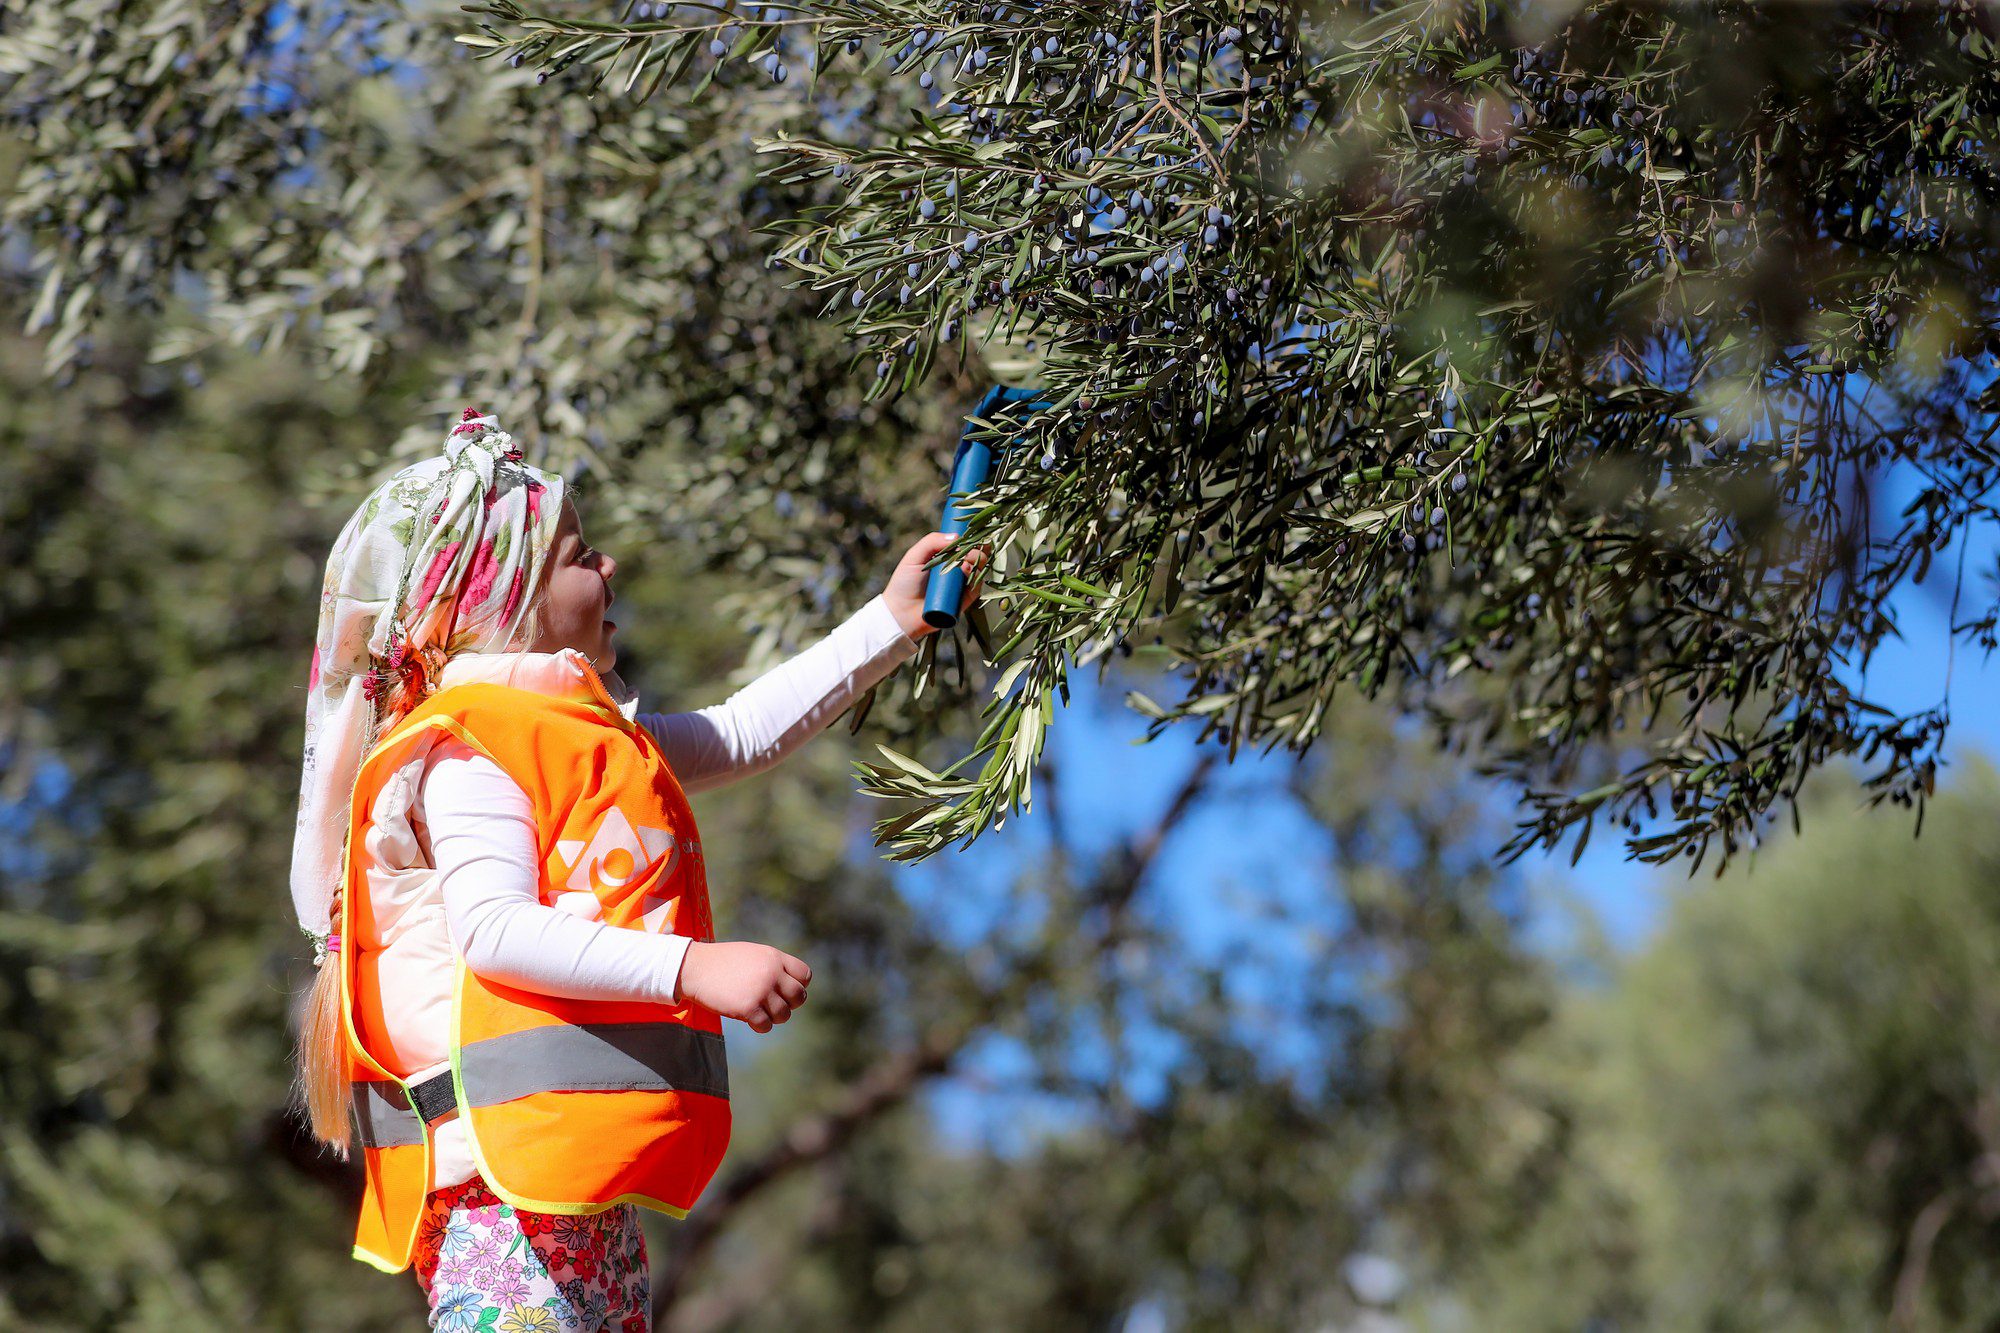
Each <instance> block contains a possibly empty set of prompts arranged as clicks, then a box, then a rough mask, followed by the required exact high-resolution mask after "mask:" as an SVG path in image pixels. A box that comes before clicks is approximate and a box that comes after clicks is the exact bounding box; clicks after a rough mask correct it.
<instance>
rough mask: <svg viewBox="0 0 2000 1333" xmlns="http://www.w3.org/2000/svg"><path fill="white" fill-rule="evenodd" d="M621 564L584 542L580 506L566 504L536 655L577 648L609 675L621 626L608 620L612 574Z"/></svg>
mask: <svg viewBox="0 0 2000 1333" xmlns="http://www.w3.org/2000/svg"><path fill="white" fill-rule="evenodd" d="M617 570H618V562H617V561H616V560H613V559H612V558H611V557H610V556H608V555H606V554H604V553H603V552H602V551H595V550H592V549H591V548H590V546H589V545H588V544H586V543H585V542H584V540H583V521H582V520H581V519H579V518H578V517H577V514H576V507H575V506H574V505H572V504H571V503H570V502H569V501H568V500H564V501H563V507H562V517H561V519H560V520H559V521H558V522H557V524H556V538H555V544H554V545H553V546H551V547H550V548H549V574H548V590H547V592H546V593H545V594H544V600H543V605H542V634H541V637H540V638H539V639H537V640H535V642H534V643H532V644H530V645H529V649H530V651H532V652H538V653H553V652H559V651H561V650H562V649H564V648H574V649H576V650H577V651H578V652H580V653H582V654H583V655H584V656H585V657H588V658H589V659H590V664H591V665H592V666H594V667H596V668H597V669H598V670H599V671H609V670H611V668H612V664H613V663H614V662H615V661H616V660H617V657H618V649H617V648H616V647H615V646H614V645H613V644H612V642H611V636H612V635H613V634H614V633H615V632H616V631H617V629H618V626H617V624H616V623H614V622H613V621H611V620H609V619H607V618H606V617H605V614H604V612H605V610H606V608H608V607H609V606H610V605H611V598H612V592H611V576H612V575H613V574H614V573H616V572H617Z"/></svg>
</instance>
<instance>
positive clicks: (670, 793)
mask: <svg viewBox="0 0 2000 1333" xmlns="http://www.w3.org/2000/svg"><path fill="white" fill-rule="evenodd" d="M593 685H594V686H595V688H594V689H593V690H592V691H591V693H590V695H589V697H584V698H564V697H556V696H552V695H548V694H544V693H540V692H538V691H534V690H525V689H519V688H516V687H514V686H509V685H495V684H484V683H468V684H461V685H454V686H451V687H449V688H446V689H443V690H440V691H439V692H438V693H436V694H435V695H433V696H432V697H431V698H430V699H428V700H426V701H425V702H424V703H423V704H421V705H419V706H418V707H417V708H415V709H414V710H412V711H411V712H410V713H409V715H408V716H407V717H405V718H404V720H403V721H402V722H401V723H400V724H398V725H397V727H396V728H395V729H394V730H393V731H391V732H390V733H389V734H388V735H386V736H384V737H383V738H382V739H381V741H379V742H378V743H377V744H376V746H375V747H374V748H373V749H372V750H370V751H369V754H368V756H367V757H366V758H365V759H364V760H363V761H362V764H361V768H360V772H359V775H358V776H357V778H356V780H355V784H354V803H353V812H352V823H351V825H350V831H349V834H348V857H347V873H346V889H345V892H344V893H343V894H342V903H341V923H340V934H341V938H342V940H351V941H358V940H360V939H361V938H363V935H362V933H361V932H360V931H359V930H357V923H358V922H359V921H360V920H361V918H360V916H359V914H360V913H365V912H367V911H369V910H370V905H369V901H368V897H369V895H368V887H367V852H366V847H367V836H368V830H369V821H370V812H371V810H372V809H373V808H374V805H375V799H376V796H377V795H378V793H379V792H380V791H381V790H382V788H383V787H384V785H385V784H386V783H388V782H389V781H390V780H392V779H393V778H395V776H396V775H397V774H398V773H399V772H402V771H403V770H404V768H405V766H407V765H409V764H410V763H411V762H412V761H413V760H420V759H421V758H422V756H423V754H424V752H425V751H426V750H427V749H428V748H429V746H430V744H431V743H433V742H434V741H435V740H436V739H438V735H439V733H441V732H449V733H450V734H452V735H454V736H456V737H457V738H458V739H460V740H462V741H464V742H465V743H466V744H467V745H468V746H470V747H471V748H472V749H473V750H474V751H476V752H478V753H480V754H483V755H485V756H486V757H487V758H488V759H490V760H492V761H493V762H494V763H495V764H497V765H498V766H499V767H500V769H501V770H502V771H503V772H505V773H506V774H508V775H509V776H510V777H512V778H513V779H514V780H515V781H516V782H517V783H519V784H520V786H521V789H522V790H523V791H525V792H526V793H527V794H528V799H529V802H530V804H531V806H532V807H533V810H534V814H535V826H536V829H537V847H538V850H539V852H540V855H541V858H542V899H543V901H544V902H554V901H555V900H556V899H557V898H558V897H561V896H564V895H574V894H583V893H588V894H591V895H594V897H595V898H596V900H597V903H596V911H590V912H588V913H587V914H590V915H596V914H597V913H598V912H601V919H602V920H604V921H605V922H606V923H607V924H610V925H613V926H619V927H623V928H625V929H630V930H647V929H651V930H657V931H671V932H674V933H677V934H681V935H688V936H692V937H693V938H695V939H698V940H711V939H713V938H714V937H715V932H714V926H713V924H712V922H711V919H710V916H709V907H708V882H707V877H706V875H705V873H704V869H703V864H702V857H701V839H700V834H699V833H698V832H697V831H696V829H695V823H694V813H693V811H692V810H690V809H689V808H688V803H687V797H686V795H685V793H683V792H682V790H681V785H680V782H679V780H678V779H677V778H675V776H674V773H673V770H672V769H671V768H670V767H668V764H667V760H666V756H664V755H663V754H661V753H660V748H659V746H658V745H657V744H656V743H655V742H654V740H653V738H652V736H651V734H650V733H648V732H647V731H646V730H645V728H643V727H641V726H638V725H637V724H635V723H633V722H630V721H628V720H627V719H626V717H625V716H624V714H623V713H621V712H620V711H619V710H618V708H617V706H616V705H615V704H614V703H613V702H612V701H611V698H610V696H609V695H608V694H605V693H604V691H603V689H602V686H601V685H595V682H593ZM588 906H589V905H588V904H586V907H587V908H588ZM368 936H369V937H370V938H379V936H377V935H376V934H375V932H373V931H372V930H371V931H370V932H368ZM339 957H340V959H341V982H342V984H341V1023H342V1026H343V1027H344V1029H345V1030H346V1033H347V1047H348V1056H349V1062H348V1068H349V1076H350V1078H351V1079H352V1081H353V1088H354V1104H355V1121H356V1139H357V1141H358V1143H359V1144H360V1147H361V1153H362V1158H363V1162H364V1164H365V1167H366V1183H365V1186H364V1193H363V1195H362V1201H361V1217H360V1221H359V1224H358V1225H357V1227H356V1229H355V1239H354V1256H355V1258H357V1259H360V1260H362V1261H363V1262H365V1263H369V1264H373V1265H374V1266H375V1267H377V1268H380V1269H382V1270H383V1271H385V1272H391V1273H394V1272H400V1271H402V1270H403V1269H404V1268H405V1267H407V1266H408V1265H409V1262H410V1258H411V1253H412V1250H413V1248H414V1245H415V1240H416V1233H417V1226H418V1223H419V1222H420V1221H421V1219H422V1216H423V1210H424V1200H425V1196H426V1194H427V1193H428V1189H429V1182H430V1176H431V1126H430V1124H429V1123H427V1122H426V1121H425V1120H424V1118H423V1117H422V1116H421V1115H419V1114H418V1113H417V1111H416V1103H415V1100H414V1098H413V1097H412V1096H411V1094H410V1085H409V1084H407V1083H405V1082H404V1081H403V1080H402V1079H400V1078H398V1077H397V1076H396V1075H395V1074H393V1073H391V1072H390V1070H389V1069H388V1068H387V1067H386V1066H384V1065H383V1064H382V1063H381V1062H380V1061H379V1060H377V1059H376V1058H375V1057H374V1056H373V1055H372V1054H370V1052H369V1051H368V1050H367V1049H366V1047H365V1045H364V1043H363V1041H362V1039H361V1037H360V1035H359V1033H358V1032H357V1031H356V1027H355V1020H354V1014H355V1007H356V1006H357V1005H368V1004H371V1003H374V1004H377V1005H378V1006H379V998H378V997H377V996H376V995H375V993H374V992H373V990H372V985H373V980H372V975H371V968H370V966H369V963H370V958H369V955H368V954H367V952H365V951H363V950H361V949H358V948H343V949H342V950H341V952H340V954H339ZM453 971H454V974H455V977H454V983H453V989H452V1003H451V1045H450V1050H451V1072H452V1084H453V1092H454V1095H455V1100H456V1102H457V1108H458V1115H459V1117H460V1118H461V1119H462V1120H463V1121H464V1124H465V1133H466V1137H467V1139H468V1141H469V1143H470V1145H471V1149H472V1158H473V1161H474V1162H475V1163H476V1164H477V1165H478V1167H479V1172H480V1174H481V1175H482V1176H483V1177H484V1178H485V1180H486V1182H487V1184H488V1185H490V1186H491V1187H492V1189H493V1192H494V1193H495V1194H497V1195H499V1196H500V1198H501V1199H503V1200H505V1201H506V1202H507V1203H510V1204H512V1205H514V1206H515V1207H517V1208H525V1209H529V1210H531V1211H535V1212H546V1213H595V1212H600V1211H602V1210H604V1209H606V1208H609V1207H611V1206H613V1205H615V1204H619V1203H626V1202H630V1203H638V1204H644V1205H645V1206H646V1207H648V1208H655V1209H658V1210H659V1211H661V1212H664V1213H670V1214H672V1215H673V1216H675V1217H685V1216H686V1215H687V1211H688V1209H689V1208H691V1207H692V1206H693V1205H694V1201H695V1200H696V1198H698V1197H699V1196H700V1194H701V1192H702V1189H703V1188H704V1187H705V1186H706V1185H707V1184H708V1181H709V1178H710V1177H711V1176H713V1175H714V1174H715V1169H716V1167H717V1166H718V1165H720V1163H721V1161H722V1155H723V1151H724V1149H725V1148H727V1147H728V1144H729V1078H728V1066H727V1062H726V1059H725V1056H724V1052H723V1038H722V1024H721V1020H720V1019H719V1018H718V1017H717V1016H716V1015H715V1014H714V1013H712V1012H711V1011H709V1010H707V1009H704V1008H702V1007H700V1006H699V1005H694V1004H685V1005H666V1004H654V1003H647V1002H641V1001H629V1002H628V1001H607V1000H574V999H564V998H560V997H557V996H551V995H542V994H539V993H536V992H533V991H526V990H520V989H516V988H514V987H511V986H506V985H502V984H500V983H497V982H491V981H486V980H483V979H482V978H480V977H479V976H478V975H477V974H475V973H473V972H472V971H471V970H470V969H469V968H467V967H466V965H465V961H464V959H463V958H462V957H461V958H458V959H456V960H455V962H454V964H453Z"/></svg>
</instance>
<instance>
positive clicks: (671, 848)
mask: <svg viewBox="0 0 2000 1333" xmlns="http://www.w3.org/2000/svg"><path fill="white" fill-rule="evenodd" d="M683 848H686V849H688V850H690V851H694V852H695V854H696V855H699V851H698V850H697V849H696V848H695V844H694V839H692V838H686V839H682V840H680V841H678V842H677V841H676V840H675V838H674V835H673V833H672V832H671V831H669V830H667V829H663V828H650V827H647V826H646V825H643V824H642V825H640V826H639V827H637V828H634V827H633V826H632V821H631V820H629V819H627V818H626V817H625V812H624V811H622V810H620V809H619V808H618V807H617V806H615V805H614V806H612V807H611V809H609V810H607V811H606V812H605V814H604V818H602V819H601V820H599V821H598V824H597V827H596V828H595V829H593V830H591V834H590V837H589V838H588V839H583V838H565V839H562V840H560V841H558V842H557V843H556V855H557V856H559V857H561V858H562V860H563V862H564V864H566V865H568V866H569V867H570V871H569V877H568V878H567V879H566V880H564V881H563V886H562V888H561V889H560V890H558V891H557V893H556V895H555V898H554V900H553V902H552V905H553V906H555V907H560V908H561V909H562V910H563V911H565V912H570V913H573V914H575V915H577V916H580V917H584V918H586V919H588V920H592V921H595V920H598V919H599V918H600V917H602V916H603V915H604V903H603V900H602V899H601V898H599V897H598V895H599V893H601V892H607V891H610V890H615V889H620V888H623V887H624V886H625V885H627V884H630V883H631V882H632V881H633V880H635V879H637V878H639V877H640V876H642V875H648V874H650V875H652V876H653V877H654V878H655V880H656V882H657V884H658V886H659V887H661V888H665V887H666V885H667V880H668V876H669V873H670V872H671V871H672V870H673V868H674V866H675V864H676V863H678V862H679V860H680V857H681V852H682V850H683ZM662 857H665V858H666V861H665V863H664V864H661V865H658V866H657V867H656V866H655V863H656V862H659V861H660V859H661V858H662ZM672 903H673V898H672V897H670V896H664V895H660V894H654V893H649V894H647V895H646V896H645V897H644V898H643V899H641V900H640V915H641V916H642V918H643V919H644V920H645V923H646V929H648V930H651V931H655V932H658V931H664V930H665V929H666V928H667V912H668V909H669V907H671V905H672Z"/></svg>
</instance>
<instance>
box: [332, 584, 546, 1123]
mask: <svg viewBox="0 0 2000 1333" xmlns="http://www.w3.org/2000/svg"><path fill="white" fill-rule="evenodd" d="M548 564H549V562H548V561H544V562H543V571H542V575H541V576H540V577H539V578H538V579H537V580H536V582H535V591H534V592H533V594H531V596H530V598H529V602H528V609H527V614H526V615H524V616H523V617H522V618H521V629H520V631H519V632H518V633H517V634H516V635H515V636H514V644H515V647H514V648H513V649H512V651H515V652H523V651H527V650H528V649H529V648H530V647H532V645H534V644H536V643H538V642H540V641H541V637H542V632H543V630H544V629H545V628H546V626H547V624H548V598H547V597H546V596H545V593H546V592H547V589H548ZM436 660H437V662H438V663H439V664H440V665H442V663H443V662H444V661H445V660H447V659H446V658H445V657H444V656H443V655H440V656H439V657H438V658H437V659H436ZM435 690H436V681H435V679H433V677H432V675H431V674H430V673H429V672H428V671H427V672H425V673H423V674H421V675H419V676H418V677H417V678H416V679H414V680H412V679H407V678H405V677H403V676H401V675H395V674H392V675H391V676H390V677H389V685H388V688H387V689H385V690H384V691H383V692H382V694H381V696H380V697H379V698H377V699H376V700H375V710H374V714H373V716H372V717H371V718H370V719H369V726H368V737H367V742H366V746H365V750H372V749H373V748H374V746H375V741H376V738H377V737H379V736H380V735H381V734H382V733H383V732H385V731H387V730H389V729H390V728H392V727H393V726H394V725H395V724H396V722H398V721H399V720H401V719H402V718H403V717H404V715H406V714H407V713H409V712H410V710H411V709H413V708H415V707H416V706H417V705H418V704H420V703H422V702H423V701H424V700H425V699H426V698H428V697H430V695H431V694H432V693H434V692H435ZM365 750H364V752H365ZM345 887H346V886H345V885H339V884H336V885H335V886H334V889H333V914H332V920H331V921H330V922H329V923H328V924H329V928H330V929H331V930H332V931H334V932H336V933H338V932H339V930H340V918H341V901H342V897H343V891H344V889H345ZM340 947H341V952H332V951H329V952H327V953H326V954H325V955H324V957H323V958H322V959H321V961H320V963H319V968H318V971H317V973H316V974H315V975H314V977H313V983H312V986H311V988H310V989H308V990H307V992H306V1002H305V1012H304V1013H303V1014H302V1015H301V1016H300V1021H299V1044H298V1048H297V1050H296V1051H295V1052H294V1054H293V1064H294V1066H295V1069H296V1075H297V1076H296V1089H297V1100H298V1102H299V1104H300V1105H301V1106H302V1107H303V1109H304V1111H305V1118H306V1127H307V1128H308V1129H309V1130H311V1131H312V1136H313V1137H314V1138H316V1139H318V1140H319V1141H320V1142H321V1143H323V1144H325V1145H326V1146H327V1147H329V1148H332V1149H333V1150H334V1151H335V1152H336V1153H337V1154H339V1156H340V1157H341V1158H342V1159H343V1160H344V1159H345V1158H346V1157H347V1153H348V1148H349V1146H350V1144H351V1143H352V1141H353V1133H354V1131H353V1120H352V1114H353V1110H352V1108H353V1103H354V1090H353V1087H352V1084H351V1081H350V1078H349V1074H348V1064H347V1038H346V1034H345V1032H343V1031H342V1027H343V1024H342V1022H341V1003H340V999H341V996H340V990H341V986H342V984H343V983H344V981H345V978H346V967H345V964H344V961H343V953H344V952H345V950H346V949H348V948H349V947H350V946H349V944H348V942H347V941H346V940H344V939H343V940H342V941H341V942H340Z"/></svg>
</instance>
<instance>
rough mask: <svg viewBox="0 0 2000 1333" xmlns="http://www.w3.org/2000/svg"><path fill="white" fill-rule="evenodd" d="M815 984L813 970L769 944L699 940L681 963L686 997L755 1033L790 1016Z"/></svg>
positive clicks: (689, 946)
mask: <svg viewBox="0 0 2000 1333" xmlns="http://www.w3.org/2000/svg"><path fill="white" fill-rule="evenodd" d="M811 980H812V969H811V968H809V967H807V966H806V965H805V964H804V963H803V962H801V961H800V960H799V959H796V958H794V957H792V956H791V955H790V954H788V953H786V952H785V951H784V950H782V949H774V948H772V947H771V946H770V945H768V944H750V943H739V942H730V943H727V944H712V943H705V942H703V941H701V940H696V941H695V942H694V943H693V944H690V945H688V949H687V956H686V957H685V958H683V959H682V960H681V999H683V1000H689V1001H692V1002H693V1003H695V1004H698V1005H700V1006H701V1007H702V1008H704V1009H712V1010H714V1011H715V1012H716V1013H718V1014H721V1015H722V1016H723V1017H724V1018H733V1019H736V1020H737V1021H738V1022H742V1023H748V1024H749V1025H750V1030H751V1031H752V1032H769V1031H770V1030H771V1029H772V1027H774V1026H775V1025H777V1024H779V1023H782V1022H784V1021H785V1020H786V1019H788V1018H790V1017H791V1016H792V1010H794V1009H796V1008H798V1007H799V1006H800V1005H802V1004H804V1003H805V1002H806V984H807V983H808V982H810V981H811Z"/></svg>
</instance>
